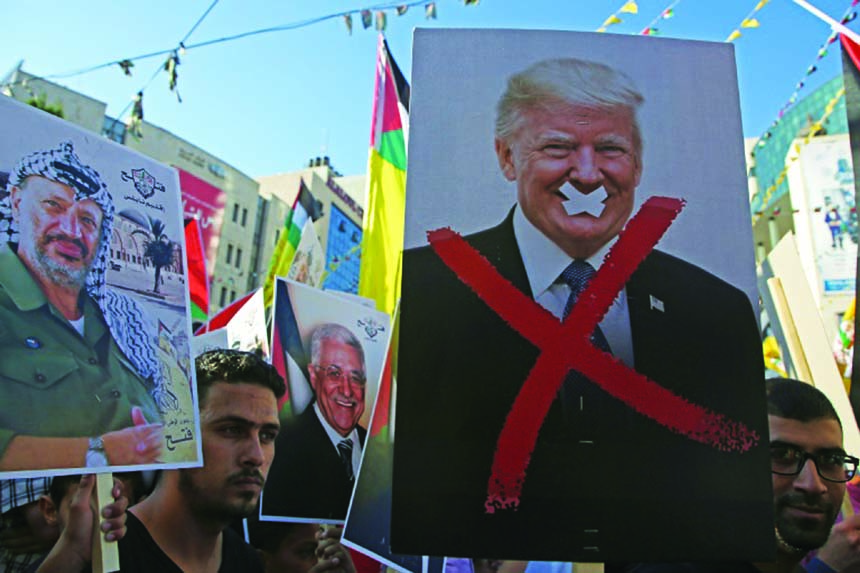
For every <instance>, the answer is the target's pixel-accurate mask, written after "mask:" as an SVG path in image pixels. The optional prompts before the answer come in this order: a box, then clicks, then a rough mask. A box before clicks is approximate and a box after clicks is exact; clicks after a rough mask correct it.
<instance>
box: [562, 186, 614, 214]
mask: <svg viewBox="0 0 860 573" xmlns="http://www.w3.org/2000/svg"><path fill="white" fill-rule="evenodd" d="M572 194H573V198H572V199H568V200H567V201H564V202H563V203H562V206H563V207H564V210H565V211H567V214H568V215H579V214H580V213H588V214H589V215H591V216H593V217H599V216H600V214H601V213H602V212H603V207H605V205H604V204H603V202H604V201H605V200H606V197H607V195H606V189H604V188H603V187H600V188H598V189H595V190H594V191H592V192H591V193H589V194H588V195H585V194H583V193H580V192H579V191H576V190H575V189H574V190H573V193H572Z"/></svg>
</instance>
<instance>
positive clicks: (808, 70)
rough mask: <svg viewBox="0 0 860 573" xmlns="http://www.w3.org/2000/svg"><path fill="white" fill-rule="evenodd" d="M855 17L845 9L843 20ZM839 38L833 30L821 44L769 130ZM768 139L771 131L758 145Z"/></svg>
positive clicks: (852, 3)
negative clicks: (828, 47) (828, 48)
mask: <svg viewBox="0 0 860 573" xmlns="http://www.w3.org/2000/svg"><path fill="white" fill-rule="evenodd" d="M858 2H860V0H854V1H852V2H851V6H854V5H856V4H857V3H858ZM855 17H856V13H855V12H854V11H853V10H852V8H851V7H849V8H848V9H847V10H846V11H845V14H843V16H842V20H846V19H848V21H850V20H853V19H854V18H855ZM837 38H838V34H837V33H836V32H831V33H830V34H829V35H828V36H827V40H825V41H824V43H823V44H822V45H821V47H820V48H819V49H818V53H817V55H816V57H815V62H813V63H812V64H811V65H810V66H809V67H808V68H806V73H805V75H804V78H803V79H801V81H799V82H798V83H797V84H796V85H795V89H794V93H792V95H791V96H790V97H789V98H788V100H787V101H786V103H785V105H783V107H782V109H780V110H779V111H778V112H777V114H776V119H774V120H773V122H772V123H771V124H770V127H769V128H768V130H770V129H773V128H774V127H776V125H777V124H778V123H779V122H780V120H782V118H783V116H784V115H785V113H786V111H788V109H789V108H790V107H791V106H792V105H794V103H795V102H796V101H797V99H798V96H799V91H800V90H801V89H803V87H804V86H805V85H806V82H805V81H803V80H804V79H805V78H806V77H808V76H810V75H811V74H813V73H815V72H816V71H818V66H817V63H818V61H819V60H821V59H822V58H824V57H825V56H826V55H827V46H829V45H830V44H832V43H833V42H835V41H836V39H837ZM767 139H770V133H769V132H768V133H765V135H764V136H762V137H761V138H759V142H758V144H757V147H759V148H761V147H764V146H765V141H766V140H767ZM753 157H755V153H753Z"/></svg>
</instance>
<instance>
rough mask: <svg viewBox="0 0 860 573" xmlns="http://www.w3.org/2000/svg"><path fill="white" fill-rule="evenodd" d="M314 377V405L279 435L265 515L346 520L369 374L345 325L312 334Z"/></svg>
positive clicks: (310, 367)
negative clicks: (367, 374) (366, 372)
mask: <svg viewBox="0 0 860 573" xmlns="http://www.w3.org/2000/svg"><path fill="white" fill-rule="evenodd" d="M310 354H311V360H310V364H308V376H309V378H310V383H311V387H312V388H313V391H314V396H315V398H314V401H313V402H312V403H311V404H310V405H309V406H308V407H307V408H306V409H305V411H304V412H302V413H301V414H299V415H298V416H297V417H296V418H295V419H294V420H293V421H292V422H291V423H288V424H286V426H285V428H284V429H283V430H282V431H281V433H280V434H279V436H278V440H277V442H276V444H275V451H276V452H277V456H276V457H275V462H274V464H273V465H272V471H271V474H270V477H269V481H268V484H269V485H267V487H266V489H265V491H264V493H263V506H262V512H261V513H262V514H263V515H266V516H279V517H290V518H296V517H298V518H310V519H316V520H342V519H344V518H345V517H346V510H347V507H348V506H349V498H350V495H351V493H352V487H353V485H354V484H355V476H356V474H357V473H358V466H359V464H360V463H361V450H362V448H363V447H364V438H365V435H366V434H367V431H366V430H365V429H364V428H362V427H361V426H360V425H359V424H358V421H359V419H360V418H361V415H362V414H363V413H364V407H365V404H364V396H365V385H366V374H365V364H364V350H363V349H362V347H361V343H360V342H359V340H358V338H356V337H355V335H354V334H353V333H352V332H350V331H349V330H348V329H347V328H345V327H343V326H341V325H339V324H333V323H329V324H324V325H322V326H319V327H317V329H316V330H314V332H313V334H312V335H311V348H310Z"/></svg>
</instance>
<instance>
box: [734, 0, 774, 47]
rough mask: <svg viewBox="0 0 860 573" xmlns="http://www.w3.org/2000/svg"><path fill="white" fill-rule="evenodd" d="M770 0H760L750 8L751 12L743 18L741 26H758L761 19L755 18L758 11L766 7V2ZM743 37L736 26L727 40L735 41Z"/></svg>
mask: <svg viewBox="0 0 860 573" xmlns="http://www.w3.org/2000/svg"><path fill="white" fill-rule="evenodd" d="M769 1H770V0H759V3H758V4H756V5H755V8H753V9H752V10H750V13H749V14H747V15H746V17H745V18H744V19H743V20H741V24H740V27H741V28H758V27H759V25H760V24H759V21H758V20H757V19H756V18H755V15H756V13H757V12H758V11H759V10H761V9H762V8H764V6H765V4H767V3H768V2H769ZM740 37H741V33H740V31H739V30H738V29H737V28H735V29H734V31H733V32H732V33H731V34H729V37H728V38H726V42H734V41H735V40H737V39H738V38H740Z"/></svg>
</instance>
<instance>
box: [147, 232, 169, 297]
mask: <svg viewBox="0 0 860 573" xmlns="http://www.w3.org/2000/svg"><path fill="white" fill-rule="evenodd" d="M149 231H150V237H149V238H148V239H147V240H146V241H145V242H144V244H143V256H144V257H146V258H147V259H149V261H150V262H151V263H152V266H153V267H155V286H154V287H153V289H152V290H153V291H154V292H158V287H159V285H160V284H161V269H162V268H163V267H167V266H170V265H171V264H173V247H174V243H173V241H171V240H170V238H169V237H168V236H167V235H166V234H165V232H164V231H165V225H164V222H163V221H162V220H161V219H153V218H152V217H150V218H149Z"/></svg>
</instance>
